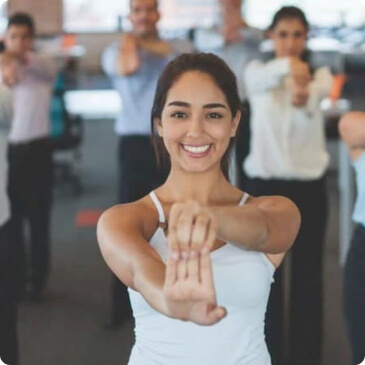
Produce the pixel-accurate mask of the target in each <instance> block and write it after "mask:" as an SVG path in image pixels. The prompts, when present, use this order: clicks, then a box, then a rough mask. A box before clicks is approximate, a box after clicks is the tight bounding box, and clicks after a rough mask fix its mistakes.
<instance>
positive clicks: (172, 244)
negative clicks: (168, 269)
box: [167, 229, 180, 261]
mask: <svg viewBox="0 0 365 365" xmlns="http://www.w3.org/2000/svg"><path fill="white" fill-rule="evenodd" d="M167 243H168V247H169V258H171V259H172V260H174V261H179V259H180V248H179V243H178V240H177V237H176V232H175V230H173V229H170V230H169V234H168V236H167Z"/></svg>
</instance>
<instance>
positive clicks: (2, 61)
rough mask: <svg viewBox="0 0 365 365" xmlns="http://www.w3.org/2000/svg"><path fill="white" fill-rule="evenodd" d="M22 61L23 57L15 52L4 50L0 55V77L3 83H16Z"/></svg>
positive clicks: (23, 61) (8, 84) (13, 84)
mask: <svg viewBox="0 0 365 365" xmlns="http://www.w3.org/2000/svg"><path fill="white" fill-rule="evenodd" d="M24 63H25V59H23V58H21V57H20V56H19V55H17V54H14V53H11V52H4V53H2V54H1V55H0V70H1V77H2V81H3V83H4V84H5V85H7V86H9V87H13V86H15V85H16V84H17V83H18V81H19V70H20V66H21V65H22V64H24Z"/></svg>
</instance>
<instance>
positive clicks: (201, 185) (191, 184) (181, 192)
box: [161, 169, 235, 205]
mask: <svg viewBox="0 0 365 365" xmlns="http://www.w3.org/2000/svg"><path fill="white" fill-rule="evenodd" d="M227 188H228V189H229V188H232V190H233V189H235V188H234V187H233V186H232V185H231V184H230V183H229V182H228V181H227V179H226V178H225V176H224V175H223V173H222V171H221V170H220V169H219V170H218V171H217V170H213V171H208V172H204V173H188V172H185V171H181V170H179V171H177V170H175V169H171V172H170V174H169V176H168V178H167V180H166V182H165V184H164V185H163V187H162V189H161V190H162V194H163V195H165V197H166V199H167V200H171V201H174V202H177V201H186V200H189V199H193V200H197V201H199V202H200V203H202V204H204V205H205V204H211V203H216V202H218V201H219V200H220V199H221V198H222V195H223V192H224V193H225V194H227ZM228 191H229V190H228Z"/></svg>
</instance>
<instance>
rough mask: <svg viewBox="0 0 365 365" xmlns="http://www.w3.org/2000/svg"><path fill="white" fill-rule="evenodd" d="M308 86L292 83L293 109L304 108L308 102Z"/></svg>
mask: <svg viewBox="0 0 365 365" xmlns="http://www.w3.org/2000/svg"><path fill="white" fill-rule="evenodd" d="M308 98H309V90H308V85H300V84H298V83H297V82H295V80H293V83H292V105H293V106H295V107H302V106H305V105H306V104H307V102H308Z"/></svg>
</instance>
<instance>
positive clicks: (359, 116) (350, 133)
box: [339, 112, 365, 150]
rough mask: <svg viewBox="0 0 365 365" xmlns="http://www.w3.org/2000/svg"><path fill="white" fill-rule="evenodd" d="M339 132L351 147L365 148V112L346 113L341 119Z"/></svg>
mask: <svg viewBox="0 0 365 365" xmlns="http://www.w3.org/2000/svg"><path fill="white" fill-rule="evenodd" d="M339 132H340V134H341V137H342V139H343V140H344V142H345V143H346V144H347V145H348V146H349V148H350V149H355V150H356V149H362V150H363V149H365V113H363V112H350V113H346V114H345V115H344V116H343V117H342V118H341V120H340V124H339Z"/></svg>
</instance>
